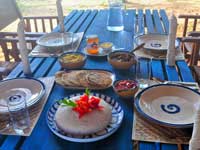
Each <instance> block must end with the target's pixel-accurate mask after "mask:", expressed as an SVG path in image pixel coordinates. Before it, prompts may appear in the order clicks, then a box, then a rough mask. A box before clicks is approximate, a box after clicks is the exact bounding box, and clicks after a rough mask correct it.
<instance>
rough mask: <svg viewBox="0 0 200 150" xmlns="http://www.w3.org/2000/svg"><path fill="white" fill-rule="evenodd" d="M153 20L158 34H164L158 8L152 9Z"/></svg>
mask: <svg viewBox="0 0 200 150" xmlns="http://www.w3.org/2000/svg"><path fill="white" fill-rule="evenodd" d="M153 21H154V24H155V29H156V32H157V33H159V34H164V33H165V32H164V30H163V27H162V23H161V18H160V16H159V14H158V10H153Z"/></svg>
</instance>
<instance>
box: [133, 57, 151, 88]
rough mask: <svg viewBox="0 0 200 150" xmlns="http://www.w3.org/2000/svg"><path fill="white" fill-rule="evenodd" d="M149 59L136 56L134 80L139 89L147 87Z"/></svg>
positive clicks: (148, 82) (149, 69) (148, 81)
mask: <svg viewBox="0 0 200 150" xmlns="http://www.w3.org/2000/svg"><path fill="white" fill-rule="evenodd" d="M150 77H151V60H150V59H147V58H138V59H137V65H136V80H137V81H138V83H139V87H140V88H141V89H144V88H147V87H148V86H149V84H150Z"/></svg>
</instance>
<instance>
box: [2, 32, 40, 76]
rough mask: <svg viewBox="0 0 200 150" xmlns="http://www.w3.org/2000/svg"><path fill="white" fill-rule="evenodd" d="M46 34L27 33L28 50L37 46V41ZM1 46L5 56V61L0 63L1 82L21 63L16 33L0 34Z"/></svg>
mask: <svg viewBox="0 0 200 150" xmlns="http://www.w3.org/2000/svg"><path fill="white" fill-rule="evenodd" d="M42 35H44V33H25V36H26V42H27V48H28V50H31V49H33V48H34V47H35V46H36V40H37V39H38V37H40V36H42ZM0 46H1V50H2V52H3V54H4V61H0V80H1V79H2V78H3V77H4V76H7V75H8V74H9V73H10V71H11V70H12V69H13V68H14V67H15V66H16V65H17V64H18V63H19V62H20V61H21V59H20V56H19V44H18V38H17V33H16V32H0Z"/></svg>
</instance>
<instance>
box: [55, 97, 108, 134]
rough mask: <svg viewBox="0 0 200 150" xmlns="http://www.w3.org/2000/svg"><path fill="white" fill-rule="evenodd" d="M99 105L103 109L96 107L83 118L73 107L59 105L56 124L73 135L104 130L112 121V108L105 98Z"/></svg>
mask: <svg viewBox="0 0 200 150" xmlns="http://www.w3.org/2000/svg"><path fill="white" fill-rule="evenodd" d="M77 98H78V97H74V98H73V99H77ZM73 99H71V100H73ZM99 105H100V106H103V109H102V110H97V109H95V110H93V111H92V112H89V113H87V114H85V115H84V116H82V117H81V118H79V117H78V113H77V112H75V111H73V110H72V108H71V107H67V106H59V108H58V110H57V111H56V114H55V121H56V124H57V126H58V128H60V129H61V130H63V131H64V132H66V133H69V134H73V135H87V134H92V133H95V132H98V131H100V130H103V129H104V128H105V127H106V126H107V125H108V124H109V122H110V121H111V118H112V110H111V106H110V105H109V104H108V103H106V102H105V101H104V100H101V101H100V104H99Z"/></svg>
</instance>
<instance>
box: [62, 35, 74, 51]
mask: <svg viewBox="0 0 200 150" xmlns="http://www.w3.org/2000/svg"><path fill="white" fill-rule="evenodd" d="M74 37H75V33H72V32H67V33H63V42H64V44H65V45H66V46H64V47H63V52H73V51H75V46H76V45H75V44H76V41H75V38H74Z"/></svg>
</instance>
